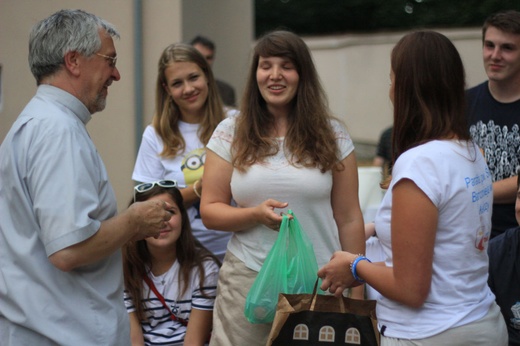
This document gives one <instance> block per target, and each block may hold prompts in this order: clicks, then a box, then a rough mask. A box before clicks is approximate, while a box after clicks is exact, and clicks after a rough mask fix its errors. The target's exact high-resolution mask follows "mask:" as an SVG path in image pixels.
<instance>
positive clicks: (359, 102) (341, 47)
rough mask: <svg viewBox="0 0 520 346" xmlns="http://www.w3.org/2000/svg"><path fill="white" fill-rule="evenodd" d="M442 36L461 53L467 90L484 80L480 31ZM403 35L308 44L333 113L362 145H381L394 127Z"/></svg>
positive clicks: (318, 40) (317, 40)
mask: <svg viewBox="0 0 520 346" xmlns="http://www.w3.org/2000/svg"><path fill="white" fill-rule="evenodd" d="M439 31H440V32H442V33H443V34H445V35H446V36H448V37H449V38H450V39H451V40H452V41H453V42H454V44H455V46H456V47H457V49H458V50H459V53H460V55H461V57H462V60H463V62H464V66H465V69H466V77H467V85H468V86H474V85H476V84H478V83H480V82H482V81H483V80H485V79H486V75H485V73H484V68H483V64H482V53H481V30H480V28H474V29H463V30H462V29H461V30H439ZM404 34H405V33H404V32H401V33H393V34H385V33H380V34H371V35H345V36H335V37H321V38H311V37H310V38H306V39H305V41H306V42H307V44H308V45H309V47H310V48H311V50H312V53H313V58H314V60H315V63H316V66H317V69H318V73H319V74H320V77H321V79H322V83H323V85H324V88H325V90H326V92H327V95H328V98H329V104H330V107H331V109H332V111H333V112H334V114H336V115H337V116H338V117H341V118H342V119H344V120H345V122H346V123H347V126H348V128H349V131H350V133H351V136H352V137H353V138H354V139H355V140H357V141H361V142H368V143H376V142H377V140H378V137H379V134H380V133H381V131H382V130H383V129H385V128H386V127H387V126H389V125H391V124H392V116H393V115H392V104H391V102H390V100H389V98H388V91H389V83H390V77H389V75H390V52H391V50H392V48H393V46H394V45H395V43H397V41H398V40H399V39H400V38H401V37H402V36H403V35H404Z"/></svg>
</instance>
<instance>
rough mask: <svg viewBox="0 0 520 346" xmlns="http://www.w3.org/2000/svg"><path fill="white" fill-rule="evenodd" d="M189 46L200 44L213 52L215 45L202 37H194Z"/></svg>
mask: <svg viewBox="0 0 520 346" xmlns="http://www.w3.org/2000/svg"><path fill="white" fill-rule="evenodd" d="M190 44H191V45H192V46H194V45H196V44H201V45H203V46H204V47H206V48H208V49H211V50H215V43H213V41H211V40H210V39H209V38H207V37H204V36H200V35H197V36H195V37H194V38H193V39H192V40H191V41H190Z"/></svg>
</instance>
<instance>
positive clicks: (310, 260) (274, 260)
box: [244, 210, 318, 323]
mask: <svg viewBox="0 0 520 346" xmlns="http://www.w3.org/2000/svg"><path fill="white" fill-rule="evenodd" d="M288 215H291V216H292V218H291V219H290V218H289V217H288V216H287V215H284V216H283V220H282V224H281V225H280V232H279V234H278V238H277V239H276V241H275V243H274V245H273V247H272V248H271V251H269V254H268V255H267V258H266V259H265V262H264V264H263V265H262V268H261V269H260V272H259V273H258V276H257V277H256V279H255V281H254V283H253V285H252V286H251V289H250V290H249V293H248V294H247V298H246V305H245V309H244V313H245V315H246V318H247V319H248V321H249V322H251V323H271V322H273V319H274V315H275V312H276V304H277V303H278V295H279V294H280V293H286V294H297V293H312V292H313V289H314V284H315V283H316V277H317V273H318V262H317V261H316V255H315V254H314V248H313V246H312V243H311V242H310V240H309V238H307V235H306V234H305V233H304V232H303V230H302V228H301V225H300V223H299V222H298V220H297V219H296V216H295V215H294V214H293V212H292V210H289V211H288Z"/></svg>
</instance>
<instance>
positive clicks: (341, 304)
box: [309, 277, 347, 313]
mask: <svg viewBox="0 0 520 346" xmlns="http://www.w3.org/2000/svg"><path fill="white" fill-rule="evenodd" d="M319 281H320V278H319V277H318V278H317V279H316V282H315V283H314V289H313V290H312V299H311V306H310V308H309V310H310V311H314V308H315V305H316V300H317V298H318V282H319ZM336 299H337V300H338V301H339V308H340V312H341V313H345V312H346V311H347V309H345V302H344V301H343V297H339V298H336Z"/></svg>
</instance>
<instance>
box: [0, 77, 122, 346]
mask: <svg viewBox="0 0 520 346" xmlns="http://www.w3.org/2000/svg"><path fill="white" fill-rule="evenodd" d="M90 119H91V115H90V113H89V111H88V110H87V108H86V107H85V105H84V104H83V103H81V102H80V101H79V100H78V99H77V98H75V97H74V96H72V95H71V94H69V93H67V92H65V91H63V90H61V89H58V88H55V87H52V86H49V85H41V86H39V87H38V90H37V93H36V95H35V96H34V97H33V98H32V100H31V101H30V102H29V103H28V104H27V106H26V107H25V109H24V110H23V111H22V113H21V114H20V116H19V117H18V119H17V120H16V121H15V123H14V124H13V126H12V128H11V130H10V131H9V133H8V134H7V136H6V138H5V140H4V142H3V143H2V145H1V147H0V177H1V183H0V296H1V299H0V300H1V302H2V303H1V304H0V335H10V336H11V337H10V338H9V339H8V340H2V342H5V345H22V344H24V345H25V344H33V345H55V344H61V345H101V344H103V345H128V344H129V325H128V323H129V322H128V317H127V313H126V311H125V308H124V305H123V303H122V292H123V282H122V270H121V265H122V264H121V254H120V252H119V251H117V252H115V253H114V254H112V255H110V256H108V257H106V258H104V259H103V260H101V261H98V262H95V263H93V264H91V265H87V266H84V267H81V268H77V269H74V270H72V271H70V272H62V271H60V270H59V269H57V268H56V267H54V266H53V265H52V264H51V263H50V261H49V260H48V256H50V255H52V254H53V253H55V252H57V251H60V250H62V249H64V248H67V247H69V246H71V245H74V244H77V243H79V242H82V241H84V240H86V239H88V238H90V237H91V236H93V235H94V234H95V233H96V232H97V231H98V230H99V228H100V225H101V221H103V220H106V219H109V218H111V217H112V216H114V215H115V214H116V212H117V206H116V199H115V194H114V191H113V189H112V186H111V185H110V183H109V181H108V175H107V172H106V169H105V166H104V164H103V162H102V160H101V157H100V156H99V154H98V152H97V150H96V148H95V146H94V144H93V143H92V141H91V139H90V137H89V135H88V132H87V129H86V127H85V125H86V124H87V122H88V121H89V120H90ZM7 333H8V334H7Z"/></svg>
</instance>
